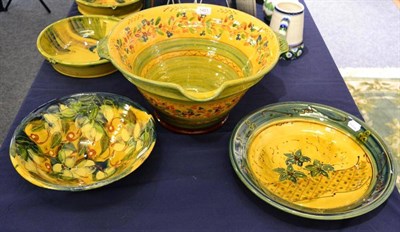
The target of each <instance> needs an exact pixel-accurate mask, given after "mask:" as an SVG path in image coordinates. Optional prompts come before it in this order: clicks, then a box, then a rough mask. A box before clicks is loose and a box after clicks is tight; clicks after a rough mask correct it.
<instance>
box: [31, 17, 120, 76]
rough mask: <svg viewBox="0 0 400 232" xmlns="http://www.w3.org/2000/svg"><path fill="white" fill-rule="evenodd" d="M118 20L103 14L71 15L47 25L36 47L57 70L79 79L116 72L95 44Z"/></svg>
mask: <svg viewBox="0 0 400 232" xmlns="http://www.w3.org/2000/svg"><path fill="white" fill-rule="evenodd" d="M118 22H119V19H117V18H114V17H106V16H73V17H69V18H65V19H61V20H59V21H57V22H55V23H52V24H51V25H49V26H47V27H46V28H45V29H43V30H42V32H41V33H40V34H39V36H38V39H37V44H36V45H37V48H38V50H39V52H40V53H41V54H42V55H43V57H44V58H45V59H46V60H48V61H49V62H50V63H51V64H52V66H53V67H54V69H55V70H57V71H58V72H60V73H62V74H64V75H67V76H71V77H79V78H93V77H100V76H104V75H107V74H110V73H113V72H115V71H116V68H115V67H114V66H113V65H112V64H111V63H110V62H109V61H108V60H106V59H102V58H100V57H99V55H98V54H97V45H98V42H99V40H100V39H102V38H104V37H105V36H106V35H107V34H108V33H109V32H110V31H111V29H112V28H113V27H114V26H115V25H116V24H117V23H118Z"/></svg>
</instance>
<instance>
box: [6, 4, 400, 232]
mask: <svg viewBox="0 0 400 232" xmlns="http://www.w3.org/2000/svg"><path fill="white" fill-rule="evenodd" d="M221 2H222V1H221ZM223 2H225V1H223ZM70 14H71V15H73V14H78V11H77V9H76V6H75V5H74V6H73V7H72V9H71V12H70ZM258 17H259V18H263V15H262V10H261V5H258ZM304 41H305V45H306V50H305V53H304V55H303V56H302V57H301V58H300V59H298V60H295V61H291V62H289V61H279V63H278V65H277V66H276V67H275V68H274V69H273V71H272V72H270V73H269V74H268V75H267V76H266V77H265V78H264V79H263V80H262V81H261V82H260V83H258V84H257V85H256V86H254V87H253V88H252V89H251V90H250V91H249V92H247V94H246V95H245V97H244V98H243V99H242V100H241V102H240V103H239V104H238V105H237V107H236V108H234V109H233V111H232V112H231V114H230V116H229V119H228V121H227V123H226V124H225V125H224V126H223V127H222V128H220V129H218V130H217V131H215V132H212V133H210V134H205V135H196V136H190V135H181V134H175V133H173V132H170V131H168V130H166V129H165V128H163V127H162V126H160V125H157V134H158V140H157V144H156V146H155V148H154V150H153V152H152V154H151V155H150V157H149V158H148V159H147V160H146V161H145V163H144V164H143V165H142V166H141V167H139V169H137V170H136V171H135V172H134V173H132V174H130V175H128V176H127V177H125V178H123V179H122V180H120V181H118V182H115V183H113V184H110V185H108V186H106V187H103V188H100V189H95V190H90V191H84V192H59V191H53V190H47V189H42V188H39V187H36V186H34V185H31V184H30V183H28V182H27V181H25V180H24V179H23V178H21V177H20V176H19V174H18V173H17V172H16V171H15V170H14V168H13V167H12V165H11V162H10V160H9V154H8V144H9V143H10V139H11V135H12V133H13V131H14V129H15V128H16V126H17V125H18V124H19V122H20V121H21V120H22V119H23V117H25V116H26V115H27V114H28V113H29V112H31V111H32V110H34V109H35V108H37V107H38V106H39V105H41V104H43V103H45V102H46V101H48V100H51V99H53V98H57V97H61V96H65V95H68V94H73V93H79V92H92V91H104V92H112V93H117V94H120V95H124V96H127V97H129V98H131V99H133V100H134V101H136V102H138V103H139V104H141V105H142V106H144V107H145V108H147V109H149V110H150V109H151V107H150V106H149V105H148V104H147V103H146V102H145V100H144V99H143V97H142V96H141V95H140V94H139V93H138V91H137V90H136V88H135V87H134V86H133V85H132V84H131V83H130V82H128V81H127V80H126V79H125V78H124V77H123V76H122V75H121V74H120V73H119V72H117V73H114V74H112V75H109V76H106V77H102V78H97V79H77V78H70V77H66V76H63V75H61V74H59V73H57V72H56V71H55V70H54V69H53V68H52V67H51V65H50V64H49V63H48V62H44V63H43V65H42V66H41V68H40V71H39V73H38V75H37V77H36V79H35V80H34V82H33V84H32V87H31V89H30V91H29V93H28V95H27V97H26V99H25V101H24V102H23V104H22V106H21V109H20V111H19V113H18V115H17V116H16V118H15V121H14V123H13V124H12V125H11V130H10V132H9V134H8V136H7V137H6V139H5V142H4V144H3V145H2V147H1V150H0V231H316V230H340V231H385V232H388V231H395V230H396V228H397V229H398V228H400V195H399V194H398V192H397V191H394V192H393V193H392V195H391V196H390V197H389V199H388V201H387V202H385V203H384V204H383V205H381V206H380V207H378V208H377V209H375V210H373V211H372V212H370V213H367V214H365V215H362V216H359V217H357V218H353V219H347V220H338V221H328V222H326V221H315V220H310V219H304V218H300V217H297V216H293V215H291V214H288V213H285V212H282V211H280V210H278V209H276V208H274V207H272V206H270V205H268V204H267V203H265V202H263V201H262V200H260V199H259V198H257V197H256V196H255V195H253V194H252V193H251V192H250V191H249V190H248V189H247V188H246V187H245V185H244V184H243V183H242V182H241V181H240V180H239V178H238V177H237V176H236V174H235V172H234V171H233V168H232V167H231V164H230V160H229V152H228V144H229V138H230V135H231V132H232V130H233V128H234V126H235V125H236V124H237V123H238V121H239V120H240V119H241V118H242V117H243V116H244V115H246V114H248V113H250V112H251V111H253V110H255V109H257V108H259V107H261V106H264V105H267V104H270V103H276V102H284V101H308V102H316V103H322V104H326V105H330V106H333V107H336V108H339V109H342V110H344V111H347V112H348V113H351V114H353V115H355V116H358V117H361V115H360V113H359V111H358V109H357V107H356V105H355V103H354V101H353V99H352V97H351V95H350V93H349V91H348V90H347V88H346V85H345V83H344V81H343V79H342V77H341V75H340V73H339V71H338V69H337V67H336V65H335V63H334V61H333V59H332V57H331V55H330V53H329V51H328V49H327V47H326V45H325V43H324V41H323V39H322V37H321V35H320V33H319V32H318V29H317V27H316V25H315V24H314V21H313V19H312V18H311V16H310V13H309V12H308V10H307V9H306V11H305V31H304Z"/></svg>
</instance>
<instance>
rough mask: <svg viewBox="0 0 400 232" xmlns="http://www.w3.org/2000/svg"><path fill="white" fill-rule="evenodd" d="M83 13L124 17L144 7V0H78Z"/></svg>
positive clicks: (80, 10) (79, 8)
mask: <svg viewBox="0 0 400 232" xmlns="http://www.w3.org/2000/svg"><path fill="white" fill-rule="evenodd" d="M76 3H77V5H78V10H79V12H80V13H81V14H83V15H106V16H115V17H119V18H124V17H126V16H127V15H129V14H132V13H135V12H138V11H140V10H141V9H142V8H143V1H142V0H76Z"/></svg>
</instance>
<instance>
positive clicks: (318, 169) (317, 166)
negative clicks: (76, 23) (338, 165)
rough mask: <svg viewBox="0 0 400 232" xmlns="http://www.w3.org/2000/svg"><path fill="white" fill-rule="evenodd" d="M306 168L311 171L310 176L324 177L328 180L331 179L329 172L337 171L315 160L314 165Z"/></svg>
mask: <svg viewBox="0 0 400 232" xmlns="http://www.w3.org/2000/svg"><path fill="white" fill-rule="evenodd" d="M305 168H306V169H307V170H308V171H310V175H311V176H312V177H316V176H319V175H322V176H325V177H326V178H329V173H328V172H332V171H334V170H335V169H334V167H333V166H332V165H330V164H323V163H321V162H320V161H319V160H314V162H313V164H310V165H307V166H306V167H305Z"/></svg>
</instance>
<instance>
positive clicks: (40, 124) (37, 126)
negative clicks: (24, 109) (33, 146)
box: [31, 120, 45, 132]
mask: <svg viewBox="0 0 400 232" xmlns="http://www.w3.org/2000/svg"><path fill="white" fill-rule="evenodd" d="M31 124H32V131H33V132H35V131H40V130H44V129H45V121H43V120H38V121H34V122H31Z"/></svg>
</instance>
